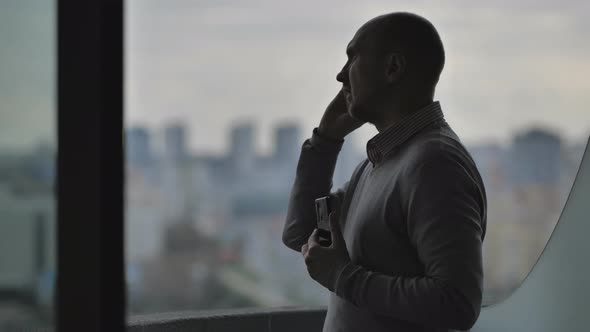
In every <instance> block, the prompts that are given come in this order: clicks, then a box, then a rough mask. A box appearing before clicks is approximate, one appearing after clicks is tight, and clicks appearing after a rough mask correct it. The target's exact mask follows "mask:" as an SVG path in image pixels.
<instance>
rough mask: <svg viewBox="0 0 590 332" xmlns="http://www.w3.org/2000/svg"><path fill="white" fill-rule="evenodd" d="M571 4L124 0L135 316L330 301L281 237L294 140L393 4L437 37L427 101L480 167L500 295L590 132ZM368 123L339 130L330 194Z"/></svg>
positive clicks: (306, 132)
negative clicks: (436, 65) (437, 73)
mask: <svg viewBox="0 0 590 332" xmlns="http://www.w3.org/2000/svg"><path fill="white" fill-rule="evenodd" d="M582 6H583V5H582V4H579V5H577V4H570V5H569V6H563V5H561V4H559V3H558V2H554V3H553V4H543V5H537V7H535V8H530V7H527V6H524V5H522V4H520V3H519V4H512V3H510V4H499V3H495V4H494V3H493V4H489V3H488V4H485V5H482V4H479V3H478V4H472V3H466V2H464V3H458V2H455V3H446V4H444V5H443V4H439V3H438V2H436V3H435V2H421V3H420V4H414V3H412V2H409V1H408V2H402V3H396V4H395V6H393V5H391V4H390V3H388V2H380V1H371V2H366V1H365V2H356V3H342V2H336V1H332V2H325V1H324V2H321V3H316V2H311V1H309V2H306V1H303V2H301V1H300V2H298V3H297V4H295V3H290V4H289V5H287V4H286V3H283V2H271V1H262V0H261V1H249V2H243V1H226V2H222V3H218V2H188V1H180V0H174V1H166V2H161V1H155V0H151V1H143V0H141V1H140V0H129V1H128V2H127V13H126V15H127V17H126V31H125V33H126V38H125V40H126V63H125V65H126V75H125V77H126V83H125V85H126V102H125V106H126V107H125V112H126V113H125V117H126V123H127V128H126V138H127V140H126V142H127V164H126V174H127V178H126V181H127V192H126V204H127V206H126V236H127V238H126V253H127V257H126V259H127V278H128V280H127V281H128V286H129V287H128V305H129V311H130V313H131V314H134V313H150V312H159V311H173V310H187V309H193V310H194V309H213V308H232V307H245V306H285V305H325V304H326V303H327V294H328V293H327V291H326V290H324V289H323V288H322V287H320V286H319V285H317V284H316V283H315V282H314V281H313V280H311V279H310V278H309V277H308V275H307V271H306V269H305V266H304V264H303V261H302V259H301V257H300V255H298V254H297V253H295V252H292V251H291V250H289V249H287V248H286V247H285V246H284V245H283V244H282V243H281V233H282V227H283V224H284V218H285V213H286V207H287V203H288V195H289V190H290V186H291V184H292V181H293V177H294V172H295V166H296V162H297V158H298V153H299V148H300V146H301V143H302V142H303V140H304V139H305V138H307V137H309V136H310V134H311V130H312V128H313V127H315V126H316V125H317V124H318V122H319V120H320V117H321V115H322V112H323V110H324V109H325V107H326V106H327V104H328V103H329V101H330V100H331V99H332V97H333V95H335V94H336V92H337V91H338V89H339V87H340V85H339V83H338V82H336V81H335V76H336V73H337V72H338V71H339V70H340V68H341V67H342V66H343V65H344V63H345V61H346V55H345V48H346V45H347V43H348V42H349V40H350V39H351V38H352V36H353V35H354V33H355V32H356V30H357V29H358V28H359V27H360V26H361V25H362V24H363V23H364V22H365V21H367V20H368V19H370V18H372V17H374V16H377V15H379V14H383V13H387V12H391V11H401V10H407V11H411V12H416V13H418V14H421V15H423V16H425V17H426V18H428V19H429V20H431V21H432V22H433V23H434V25H435V26H436V27H437V29H438V30H439V33H440V34H441V36H442V38H443V42H444V43H445V48H446V54H447V63H446V66H445V70H444V72H443V76H442V78H441V81H440V84H439V86H438V89H437V96H436V99H437V100H440V101H441V104H442V107H443V111H444V112H445V116H446V118H447V120H448V122H449V123H450V124H451V126H452V127H453V128H454V129H455V131H457V132H458V134H459V135H460V137H461V138H462V140H463V142H464V143H465V145H466V146H467V147H468V149H469V150H470V152H471V153H472V155H473V157H474V159H475V161H476V163H477V165H478V167H479V169H480V172H481V173H482V175H483V178H484V181H485V184H486V188H487V194H488V204H489V211H488V233H487V237H486V240H485V242H484V263H485V299H484V300H485V302H486V303H493V302H497V301H499V300H501V299H502V298H504V297H505V296H506V295H507V294H509V293H510V292H511V291H512V290H513V289H514V288H515V287H517V286H518V285H519V284H520V282H521V281H522V280H523V278H524V277H525V276H526V274H527V273H528V272H529V271H530V269H531V267H532V266H533V264H534V263H535V261H536V259H537V258H538V256H539V254H540V253H541V250H542V249H543V247H544V245H545V243H546V241H547V239H548V237H549V235H550V234H551V231H552V229H553V227H554V225H555V222H556V221H557V218H558V216H559V213H560V212H561V209H562V206H563V203H564V201H565V198H566V196H567V193H568V192H569V189H570V187H571V184H572V182H573V179H574V176H575V173H576V170H577V167H578V166H579V162H580V159H581V155H582V152H583V148H584V144H585V140H586V137H587V134H588V130H589V129H590V115H589V114H588V113H587V112H584V111H583V110H584V109H585V105H587V104H588V102H589V101H590V100H589V98H590V97H588V95H587V94H586V93H585V90H584V87H585V86H586V82H585V80H586V77H588V75H589V74H590V61H589V60H588V57H587V54H588V51H590V49H588V47H587V46H585V45H586V44H587V43H585V42H584V41H585V35H584V31H585V30H584V29H583V28H582V27H583V26H584V24H585V23H584V18H583V16H582V14H581V13H582V12H583V10H582V8H581V7H582ZM375 134H376V131H375V130H374V128H372V127H370V126H364V127H363V128H361V129H360V130H359V131H358V132H355V133H354V134H352V135H351V136H350V137H349V138H348V139H347V142H346V144H345V147H344V149H343V151H342V153H341V155H340V159H339V162H338V166H337V171H336V175H335V179H334V185H335V188H337V187H338V186H340V185H342V183H344V182H345V181H346V180H347V179H348V177H349V176H350V174H351V172H352V170H353V169H354V167H355V166H356V165H357V163H358V162H359V161H360V160H362V159H363V158H364V157H365V153H364V143H365V142H366V141H367V140H368V139H369V138H370V137H372V136H373V135H375Z"/></svg>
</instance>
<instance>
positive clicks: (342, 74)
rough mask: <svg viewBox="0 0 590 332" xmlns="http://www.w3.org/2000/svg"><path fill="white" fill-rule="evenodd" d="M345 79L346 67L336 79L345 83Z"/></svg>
mask: <svg viewBox="0 0 590 332" xmlns="http://www.w3.org/2000/svg"><path fill="white" fill-rule="evenodd" d="M345 79H346V75H345V74H344V68H342V70H341V71H340V72H339V73H338V74H337V75H336V81H338V82H340V83H344V80H345Z"/></svg>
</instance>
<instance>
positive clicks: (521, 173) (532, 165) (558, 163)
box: [509, 129, 563, 186]
mask: <svg viewBox="0 0 590 332" xmlns="http://www.w3.org/2000/svg"><path fill="white" fill-rule="evenodd" d="M509 163H510V166H511V167H510V170H511V181H512V183H513V184H514V185H517V186H521V185H529V184H556V183H557V182H559V180H560V176H561V171H562V166H563V163H562V151H561V139H560V137H559V136H557V135H556V134H553V133H551V132H549V131H546V130H543V129H532V130H529V131H527V132H525V133H522V134H520V135H517V136H516V137H515V138H514V142H513V144H512V150H511V153H510V160H509Z"/></svg>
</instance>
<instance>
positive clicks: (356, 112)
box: [348, 105, 367, 122]
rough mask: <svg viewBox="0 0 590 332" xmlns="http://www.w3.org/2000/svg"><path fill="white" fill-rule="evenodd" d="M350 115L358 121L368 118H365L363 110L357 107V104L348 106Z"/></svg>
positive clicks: (364, 120) (365, 120)
mask: <svg viewBox="0 0 590 332" xmlns="http://www.w3.org/2000/svg"><path fill="white" fill-rule="evenodd" d="M348 115H350V117H351V118H353V119H355V120H357V121H361V122H367V119H364V116H363V115H364V114H363V112H362V111H361V110H360V109H359V108H358V107H355V105H352V106H349V107H348Z"/></svg>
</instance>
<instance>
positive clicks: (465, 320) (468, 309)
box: [452, 301, 481, 331]
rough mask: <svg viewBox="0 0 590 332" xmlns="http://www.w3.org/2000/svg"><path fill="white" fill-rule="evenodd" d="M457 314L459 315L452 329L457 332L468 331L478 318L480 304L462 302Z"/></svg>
mask: <svg viewBox="0 0 590 332" xmlns="http://www.w3.org/2000/svg"><path fill="white" fill-rule="evenodd" d="M457 312H459V313H460V315H458V316H457V317H456V320H455V322H454V324H453V325H454V326H453V327H452V328H453V329H457V330H459V331H469V330H470V329H471V328H472V327H473V326H474V325H475V323H476V322H477V319H478V318H479V313H480V312H481V303H476V304H474V303H471V302H470V301H462V303H461V304H460V305H459V308H458V309H457Z"/></svg>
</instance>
